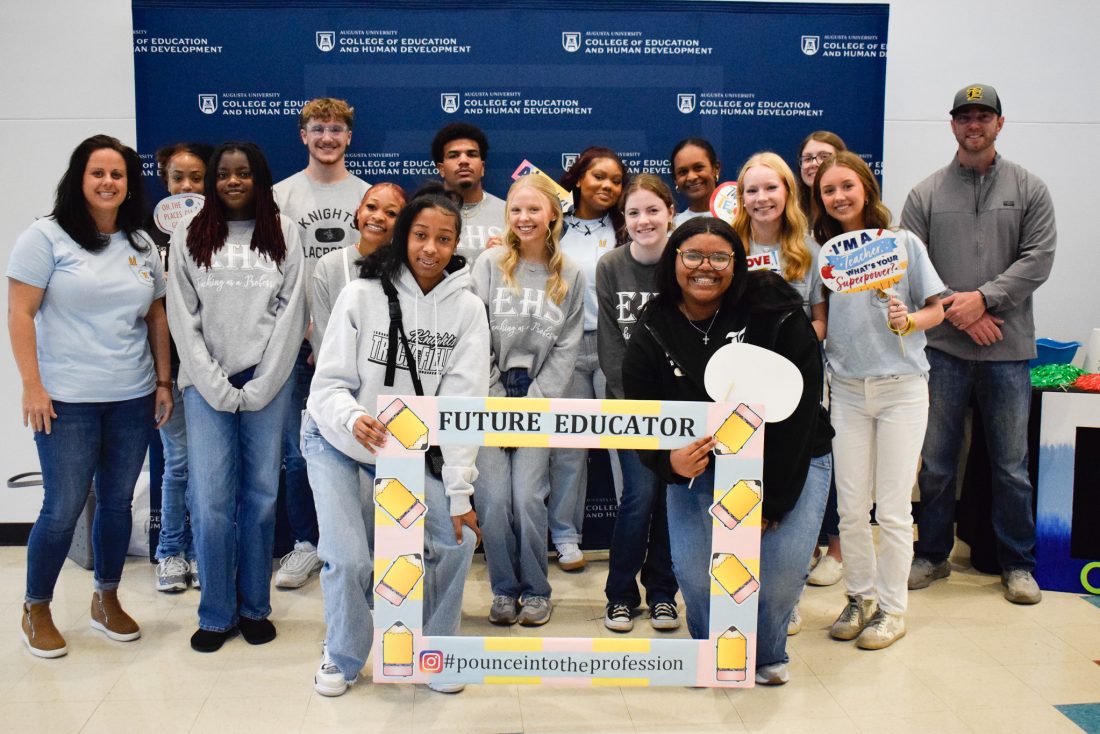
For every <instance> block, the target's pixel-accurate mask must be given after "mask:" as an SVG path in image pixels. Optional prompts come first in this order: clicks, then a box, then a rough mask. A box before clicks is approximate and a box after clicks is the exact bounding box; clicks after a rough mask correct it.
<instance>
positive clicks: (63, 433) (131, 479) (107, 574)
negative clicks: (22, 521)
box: [26, 394, 154, 604]
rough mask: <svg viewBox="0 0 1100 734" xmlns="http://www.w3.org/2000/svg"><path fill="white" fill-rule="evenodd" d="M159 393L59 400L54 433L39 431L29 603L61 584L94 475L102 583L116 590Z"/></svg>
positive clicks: (98, 582)
mask: <svg viewBox="0 0 1100 734" xmlns="http://www.w3.org/2000/svg"><path fill="white" fill-rule="evenodd" d="M153 408H154V401H153V395H152V394H149V395H146V396H145V397H141V398H134V399H133V400H120V401H117V402H109V403H63V402H61V401H59V400H55V401H53V409H54V412H55V413H57V418H54V419H53V426H52V430H51V432H50V433H49V434H47V433H46V432H45V431H36V432H35V434H34V442H35V445H36V446H37V448H38V461H39V464H40V465H41V467H42V487H43V495H42V510H41V511H40V512H39V513H38V519H37V520H35V523H34V527H33V528H31V534H30V538H29V539H28V541H27V595H26V601H27V603H31V604H33V603H37V602H47V601H50V600H51V599H53V590H54V585H55V584H56V583H57V576H58V574H59V573H61V566H62V564H63V563H65V557H66V555H67V554H68V552H69V546H71V545H72V542H73V531H74V530H75V528H76V523H77V521H78V520H79V519H80V514H81V512H82V511H83V510H84V505H85V504H86V503H87V501H88V491H89V490H90V489H91V486H92V478H93V476H94V477H95V496H96V508H95V519H94V520H93V522H92V539H91V540H92V552H93V554H94V556H95V588H97V589H115V588H118V582H119V580H120V579H121V578H122V564H123V563H124V562H125V560H126V549H127V548H128V547H129V545H130V525H131V523H132V516H131V509H130V505H131V502H132V501H133V498H134V485H135V484H136V483H137V480H138V476H139V475H140V474H141V465H142V464H143V463H144V461H145V452H146V450H147V448H148V446H149V438H150V432H151V431H152V425H153Z"/></svg>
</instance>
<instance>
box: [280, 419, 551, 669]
mask: <svg viewBox="0 0 1100 734" xmlns="http://www.w3.org/2000/svg"><path fill="white" fill-rule="evenodd" d="M302 456H304V457H305V460H306V467H307V469H308V471H309V482H310V485H311V486H312V487H313V496H314V500H315V504H316V507H317V522H318V524H319V526H320V529H321V536H320V545H318V546H317V554H318V555H319V556H320V558H321V560H322V561H324V564H325V565H324V566H323V567H322V568H321V591H322V593H323V594H324V597H325V625H326V626H327V628H328V631H327V632H326V635H325V644H326V645H327V647H328V654H329V656H330V657H331V658H332V661H333V662H335V663H336V665H337V666H339V668H340V671H341V672H342V673H343V674H344V677H345V678H347V679H348V680H352V679H354V678H355V676H356V675H358V673H359V671H360V670H362V669H363V666H364V665H366V662H367V656H368V655H369V654H370V650H371V644H372V642H373V640H374V615H373V614H372V613H371V606H370V598H371V595H372V589H371V582H372V575H371V574H372V573H373V571H374V554H373V553H372V549H371V536H372V535H373V529H374V477H375V466H374V465H373V464H360V463H359V462H357V461H356V460H355V459H352V458H350V457H349V456H347V455H346V454H344V453H342V452H341V451H339V450H337V449H335V448H333V446H332V444H330V443H329V442H328V441H326V440H325V438H324V436H322V435H321V432H320V431H319V430H318V429H317V424H316V423H314V422H313V419H312V418H309V417H308V415H307V417H306V419H305V422H304V424H303V426H302ZM360 470H362V473H365V474H366V475H367V478H368V479H369V481H365V482H364V481H361V476H360V474H361V472H360ZM424 494H425V504H426V506H427V512H426V513H425V515H424V580H423V584H424V626H423V629H424V634H425V635H429V636H431V635H439V636H451V635H455V634H458V628H459V623H460V622H461V620H462V591H463V588H464V586H465V584H466V576H467V574H468V573H469V570H470V561H471V560H472V559H473V557H474V546H475V545H476V543H477V536H476V535H475V534H474V532H473V531H472V530H470V529H469V528H463V530H462V544H461V545H459V544H458V543H456V542H455V531H454V525H453V524H452V522H451V514H450V500H448V499H447V494H446V492H445V491H444V489H443V483H442V482H441V481H440V480H439V479H436V478H435V477H433V476H432V475H431V473H430V472H428V471H427V470H425V473H424ZM544 555H545V554H544Z"/></svg>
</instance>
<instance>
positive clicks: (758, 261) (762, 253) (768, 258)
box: [748, 237, 825, 317]
mask: <svg viewBox="0 0 1100 734" xmlns="http://www.w3.org/2000/svg"><path fill="white" fill-rule="evenodd" d="M806 249H807V250H809V251H810V267H809V269H808V270H807V271H806V272H805V273H804V274H803V276H802V277H801V278H799V279H798V280H788V281H787V283H789V284H790V286H791V287H792V288H794V289H795V290H796V291H798V293H799V295H801V296H802V310H803V311H805V312H806V315H807V316H811V313H810V310H811V308H810V307H811V306H816V305H817V304H819V303H822V302H823V301H824V300H825V292H824V290H823V287H824V286H823V284H822V282H821V270H820V268H818V267H817V255H818V253H819V252H821V246H820V245H818V244H817V243H816V242H814V241H813V240H812V239H810V238H809V237H807V238H806ZM748 260H749V270H770V271H772V272H773V273H775V274H776V275H778V276H779V277H781V278H784V279H785V278H786V276H785V275H784V274H783V265H784V264H785V263H784V262H783V255H782V253H781V252H780V250H779V245H761V244H758V243H756V242H752V241H750V242H749V253H748ZM811 317H812V316H811Z"/></svg>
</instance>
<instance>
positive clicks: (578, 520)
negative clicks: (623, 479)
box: [547, 331, 614, 544]
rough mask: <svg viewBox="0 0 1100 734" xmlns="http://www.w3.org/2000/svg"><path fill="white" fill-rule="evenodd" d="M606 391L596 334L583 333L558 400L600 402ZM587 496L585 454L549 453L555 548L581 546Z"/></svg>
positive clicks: (577, 451)
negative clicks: (572, 544)
mask: <svg viewBox="0 0 1100 734" xmlns="http://www.w3.org/2000/svg"><path fill="white" fill-rule="evenodd" d="M606 390H607V380H606V379H605V378H604V376H603V371H602V370H601V369H600V358H599V354H598V353H597V352H596V332H594V331H586V332H584V338H583V339H582V340H581V346H580V350H579V351H578V352H577V361H576V363H575V364H574V365H573V380H572V382H570V383H569V387H568V388H566V391H565V395H563V396H562V397H565V398H582V399H588V400H592V399H602V398H603V397H604V395H605V393H606ZM612 465H613V466H614V456H612ZM587 494H588V450H587V449H550V499H549V502H548V507H547V509H548V511H549V519H550V540H552V541H553V542H554V543H555V544H558V543H580V542H581V528H582V527H583V526H584V503H585V498H586V495H587Z"/></svg>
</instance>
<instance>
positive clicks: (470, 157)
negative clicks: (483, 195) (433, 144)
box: [435, 138, 485, 193]
mask: <svg viewBox="0 0 1100 734" xmlns="http://www.w3.org/2000/svg"><path fill="white" fill-rule="evenodd" d="M435 167H436V170H438V171H439V175H440V176H442V177H443V185H444V186H445V187H446V188H447V190H448V191H458V192H460V193H465V192H467V191H472V190H474V189H480V188H481V179H482V178H483V177H484V176H485V161H484V160H482V158H481V148H480V146H478V144H477V141H476V140H470V139H468V138H459V139H457V140H452V141H451V142H449V143H447V144H446V145H444V146H443V160H442V161H440V162H439V163H437V164H436V165H435Z"/></svg>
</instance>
